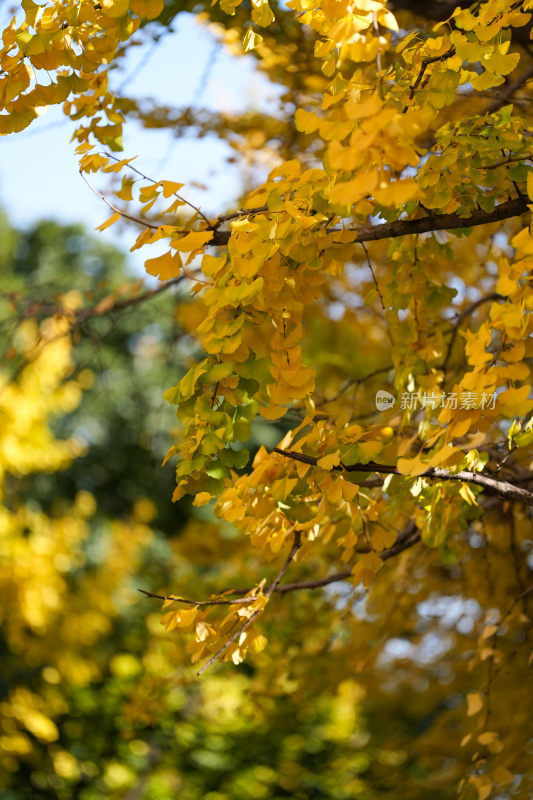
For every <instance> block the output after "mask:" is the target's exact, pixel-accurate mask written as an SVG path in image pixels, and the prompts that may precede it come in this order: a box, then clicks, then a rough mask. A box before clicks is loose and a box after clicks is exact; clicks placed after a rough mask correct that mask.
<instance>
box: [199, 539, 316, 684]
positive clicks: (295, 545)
mask: <svg viewBox="0 0 533 800" xmlns="http://www.w3.org/2000/svg"><path fill="white" fill-rule="evenodd" d="M301 546H302V534H301V532H300V531H295V533H294V541H293V545H292V547H291V550H290V553H289V555H288V556H287V558H286V559H285V563H284V564H283V566H282V568H281V569H280V571H279V572H278V574H277V576H276V577H275V579H274V580H273V582H272V583H271V584H270V586H269V587H268V588H267V590H266V591H265V597H270V596H271V595H272V594H273V592H275V591H276V589H277V587H278V586H279V582H280V581H281V580H282V578H283V576H284V575H285V573H286V572H287V570H288V568H289V566H290V564H291V561H292V560H293V559H294V557H295V555H296V553H297V552H298V550H299V549H300V547H301ZM262 613H263V609H262V608H258V609H257V611H254V613H253V614H252V615H251V617H248V619H247V620H246V622H245V623H244V624H243V625H241V627H240V628H239V629H238V630H237V631H235V633H234V634H233V636H232V637H231V638H230V639H228V641H227V642H226V643H225V644H224V645H223V646H222V647H221V648H220V649H219V650H217V652H216V653H215V654H214V655H213V656H211V658H210V659H209V661H207V662H206V663H205V664H204V665H203V667H201V668H200V669H199V670H198V672H197V673H196V674H197V675H198V676H199V675H201V674H202V673H203V672H205V671H206V670H207V669H209V667H210V666H211V665H212V664H214V663H215V661H217V660H218V659H219V658H220V656H222V655H224V653H225V652H226V651H227V650H228V649H229V648H230V647H231V645H232V644H233V642H234V641H235V640H236V639H238V638H239V637H240V636H241V634H242V633H244V631H245V630H246V629H247V628H249V627H250V625H251V624H252V622H253V621H254V620H255V619H256V618H257V617H258V616H260V614H262Z"/></svg>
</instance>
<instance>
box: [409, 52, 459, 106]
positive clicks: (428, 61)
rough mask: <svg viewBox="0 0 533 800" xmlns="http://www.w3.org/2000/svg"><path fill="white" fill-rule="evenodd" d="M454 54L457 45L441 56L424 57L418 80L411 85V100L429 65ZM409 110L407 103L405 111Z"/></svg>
mask: <svg viewBox="0 0 533 800" xmlns="http://www.w3.org/2000/svg"><path fill="white" fill-rule="evenodd" d="M453 55H455V47H451V48H450V49H449V50H447V51H446V53H443V54H442V55H441V56H432V57H431V58H424V59H423V61H422V64H421V65H420V70H419V72H418V75H417V77H416V80H415V82H414V83H413V85H412V86H411V89H410V91H409V102H411V100H412V99H413V97H414V96H415V92H416V90H417V89H418V87H419V86H420V82H421V80H422V78H423V77H424V75H425V72H426V69H427V68H428V67H429V65H430V64H435V63H436V62H437V61H442V60H443V59H445V58H451V56H453ZM408 110H409V106H407V105H406V106H404V108H403V113H404V114H405V113H406V112H407V111H408Z"/></svg>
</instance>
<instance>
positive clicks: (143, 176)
mask: <svg viewBox="0 0 533 800" xmlns="http://www.w3.org/2000/svg"><path fill="white" fill-rule="evenodd" d="M104 155H105V156H106V157H107V158H112V159H113V161H120V160H121V159H120V158H117V157H116V156H114V155H113V154H112V153H104ZM128 169H131V171H132V172H135V173H136V174H137V175H139V176H140V177H141V178H143V179H144V180H145V181H149V182H150V183H153V184H157V183H160V181H156V180H154V179H153V178H150V177H149V176H148V175H145V174H144V172H141V170H140V169H137V167H132V166H131V164H128ZM172 195H173V196H174V197H176V198H177V199H178V200H180V201H181V202H182V203H185V205H187V206H189V208H192V209H193V211H196V213H197V214H198V216H199V217H201V218H202V219H203V221H204V222H205V223H207V227H208V228H211V227H212V225H211V221H210V220H209V219H208V218H207V217H206V215H205V214H204V213H203V211H201V210H200V208H199V207H198V206H195V205H194V203H191V202H190V201H189V200H186V199H185V198H184V197H183V196H182V195H181V194H178V192H172ZM119 213H120V212H119Z"/></svg>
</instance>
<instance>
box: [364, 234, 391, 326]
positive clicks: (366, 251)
mask: <svg viewBox="0 0 533 800" xmlns="http://www.w3.org/2000/svg"><path fill="white" fill-rule="evenodd" d="M360 245H361V247H362V248H363V250H364V251H365V256H366V260H367V263H368V268H369V270H370V272H371V273H372V278H373V280H374V286H375V287H376V292H377V293H378V295H379V300H380V302H381V308H382V309H383V311H386V309H385V303H384V302H383V295H382V294H381V290H380V288H379V285H378V281H377V278H376V273H375V272H374V267H373V266H372V262H371V261H370V255H369V253H368V250H367V248H366V245H365V243H364V242H360Z"/></svg>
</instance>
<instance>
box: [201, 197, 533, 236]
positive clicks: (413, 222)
mask: <svg viewBox="0 0 533 800" xmlns="http://www.w3.org/2000/svg"><path fill="white" fill-rule="evenodd" d="M244 211H245V210H244ZM244 211H243V213H244ZM528 211H529V206H528V202H527V199H526V198H524V197H517V198H515V199H513V200H507V201H506V202H505V203H500V205H499V206H496V208H495V209H494V211H483V210H482V209H476V210H475V211H473V212H472V214H471V215H470V216H469V217H459V216H458V215H457V214H430V215H427V216H425V217H419V218H418V219H398V220H395V221H394V222H384V223H382V224H381V225H373V226H372V227H369V228H359V229H357V230H355V229H354V228H345V229H344V230H354V231H355V232H356V233H357V236H356V237H355V238H354V240H353V242H354V244H355V243H362V242H375V241H377V240H378V239H394V238H396V237H398V236H408V235H409V234H413V233H431V232H432V231H446V230H456V229H458V228H472V227H475V226H478V225H489V224H490V223H491V222H500V221H501V220H503V219H510V218H511V217H518V216H520V215H521V214H525V213H527V212H528ZM248 213H249V214H252V213H253V210H251V211H249V212H248ZM326 232H327V233H340V232H341V230H340V229H337V228H333V229H329V230H326ZM230 236H231V231H219V230H215V231H213V237H212V238H211V240H210V241H209V242H208V243H207V244H210V245H213V246H215V247H222V246H224V245H226V244H227V243H228V242H229V239H230Z"/></svg>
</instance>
